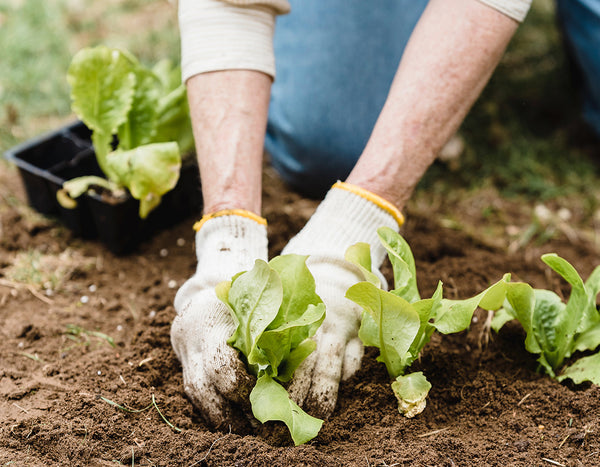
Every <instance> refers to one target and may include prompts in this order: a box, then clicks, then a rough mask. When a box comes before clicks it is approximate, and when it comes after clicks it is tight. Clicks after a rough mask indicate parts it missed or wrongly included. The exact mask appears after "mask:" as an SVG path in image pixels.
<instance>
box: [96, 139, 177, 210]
mask: <svg viewBox="0 0 600 467" xmlns="http://www.w3.org/2000/svg"><path fill="white" fill-rule="evenodd" d="M106 161H107V164H108V165H109V167H110V170H111V171H112V172H114V173H115V174H117V176H118V177H119V182H120V183H121V184H122V185H124V186H126V187H127V188H128V189H129V192H130V193H131V195H132V196H133V197H134V198H136V199H139V200H140V217H142V218H145V217H146V216H147V215H148V212H149V210H150V209H151V208H153V207H155V206H156V205H158V203H159V202H160V199H161V197H162V195H163V194H165V193H166V192H168V191H169V190H171V189H172V188H173V187H174V186H175V185H176V184H177V180H178V179H179V169H180V168H181V156H180V155H179V148H178V147H177V143H154V144H147V145H144V146H139V147H137V148H135V149H132V150H130V151H122V150H120V149H117V150H116V151H114V152H112V153H110V154H109V155H108V156H107V158H106Z"/></svg>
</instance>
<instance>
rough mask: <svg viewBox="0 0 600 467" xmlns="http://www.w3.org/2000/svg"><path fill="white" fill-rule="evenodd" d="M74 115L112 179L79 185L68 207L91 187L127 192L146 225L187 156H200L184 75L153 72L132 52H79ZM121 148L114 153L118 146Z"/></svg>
mask: <svg viewBox="0 0 600 467" xmlns="http://www.w3.org/2000/svg"><path fill="white" fill-rule="evenodd" d="M67 81H68V82H69V84H70V86H71V99H72V105H71V107H72V109H73V111H74V112H75V113H76V114H77V116H78V117H79V119H80V120H82V121H83V122H84V123H85V124H86V126H87V127H88V128H89V129H90V130H92V143H93V145H94V150H95V153H96V159H97V161H98V165H99V166H100V168H101V169H102V171H103V172H104V174H105V175H106V177H107V178H108V182H99V181H98V177H78V178H77V179H73V180H69V181H67V182H65V184H64V185H63V189H62V192H61V193H60V194H59V195H58V196H59V198H58V199H59V202H61V204H63V205H64V206H65V207H67V208H69V207H74V205H75V204H76V203H74V202H73V201H70V202H69V200H68V199H67V197H66V195H68V196H69V197H70V198H71V199H72V200H73V199H75V198H77V197H78V196H80V195H81V194H83V193H85V192H86V191H87V190H88V188H89V187H91V186H100V187H102V188H105V189H109V190H111V191H114V189H115V188H114V187H115V186H116V187H117V190H118V188H122V187H126V188H127V189H128V190H129V192H130V193H131V195H132V196H133V197H134V198H136V199H138V200H139V201H140V209H139V215H140V217H142V218H145V217H146V216H147V215H148V213H150V211H151V210H152V209H154V208H155V207H156V206H157V205H158V204H159V203H160V200H161V197H162V196H163V195H164V194H165V193H167V192H168V191H170V190H171V189H172V188H173V187H174V186H175V185H176V183H177V180H178V179H179V170H180V168H181V153H184V154H185V153H188V152H190V151H191V149H192V148H193V136H192V130H191V123H190V118H189V109H188V105H187V98H186V89H185V86H184V85H183V84H182V83H181V79H180V77H179V69H178V67H171V66H170V65H169V64H168V62H166V61H163V62H159V63H158V64H157V65H156V66H155V67H154V68H153V69H148V68H146V67H144V66H142V65H141V64H140V62H138V60H137V59H136V58H135V57H134V56H133V55H131V54H130V53H128V52H126V51H122V50H119V49H111V48H108V47H104V46H98V47H94V48H85V49H82V50H80V51H79V52H78V53H77V54H76V55H75V56H74V57H73V60H72V62H71V65H70V67H69V70H68V74H67ZM115 140H116V141H117V147H116V149H115V150H113V143H114V141H115Z"/></svg>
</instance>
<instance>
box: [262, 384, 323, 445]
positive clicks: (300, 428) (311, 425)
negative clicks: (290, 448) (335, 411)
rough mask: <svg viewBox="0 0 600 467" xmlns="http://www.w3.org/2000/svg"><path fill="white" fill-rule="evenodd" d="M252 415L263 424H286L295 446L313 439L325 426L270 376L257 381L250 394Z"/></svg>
mask: <svg viewBox="0 0 600 467" xmlns="http://www.w3.org/2000/svg"><path fill="white" fill-rule="evenodd" d="M250 403H251V404H252V413H253V414H254V416H255V417H256V418H257V420H259V421H260V422H261V423H265V422H267V421H275V420H279V421H282V422H284V423H285V424H286V425H287V427H288V429H289V430H290V434H291V435H292V439H293V440H294V444H295V445H296V446H298V445H300V444H304V443H306V442H308V441H310V440H311V439H313V438H314V437H315V436H317V434H319V430H320V429H321V426H322V425H323V420H319V419H318V418H315V417H312V416H310V415H308V414H307V413H306V412H304V411H303V410H302V409H301V408H300V407H299V406H298V404H296V403H295V402H294V401H293V400H292V399H290V396H289V395H288V393H287V391H286V390H285V389H284V388H283V386H281V385H280V384H279V383H277V381H275V380H273V378H271V377H270V376H269V375H263V376H261V377H259V378H258V380H257V381H256V386H254V389H252V392H251V393H250Z"/></svg>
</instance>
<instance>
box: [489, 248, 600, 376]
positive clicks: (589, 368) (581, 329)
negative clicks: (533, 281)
mask: <svg viewBox="0 0 600 467" xmlns="http://www.w3.org/2000/svg"><path fill="white" fill-rule="evenodd" d="M542 261H544V263H546V264H547V265H548V266H550V268H552V269H553V270H554V271H555V272H557V273H558V274H559V275H560V276H561V277H562V278H563V279H565V280H566V281H567V282H568V283H569V284H570V285H571V295H570V297H569V300H568V301H567V303H564V302H563V301H562V300H561V298H560V297H559V296H558V295H557V294H555V293H554V292H552V291H549V290H543V289H533V288H531V287H530V286H529V285H527V284H522V283H514V284H509V286H508V287H507V294H506V302H505V303H504V307H503V308H501V309H499V310H498V311H497V312H496V313H495V315H494V318H493V320H492V329H494V330H495V331H496V332H498V331H499V330H500V329H501V328H502V326H504V324H505V323H506V322H508V321H510V320H513V319H517V320H518V321H519V322H520V323H521V325H522V326H523V329H524V330H525V333H526V336H527V337H526V339H525V348H526V349H527V351H529V352H531V353H534V354H538V355H539V358H538V362H539V363H540V365H541V367H542V368H543V369H544V371H545V372H546V373H547V374H548V375H550V376H551V377H553V378H556V379H557V380H558V381H562V380H564V379H566V378H570V379H572V380H573V382H575V383H576V384H579V383H581V382H583V381H591V382H593V383H594V384H600V352H598V353H596V354H593V355H590V356H586V357H582V358H580V359H578V360H577V361H576V362H575V363H573V364H572V365H570V366H567V367H564V368H563V366H564V364H565V360H566V359H569V358H570V357H571V356H572V355H573V354H574V353H575V352H578V351H579V352H585V351H594V350H596V349H597V348H598V346H599V345H600V312H599V311H598V309H597V305H596V297H597V295H598V293H599V292H600V266H598V267H597V268H596V269H595V270H594V271H593V272H592V274H591V275H590V277H589V278H588V280H587V281H586V282H585V283H584V282H583V280H582V279H581V277H580V276H579V273H578V272H577V271H576V269H575V268H574V267H573V266H572V265H571V264H570V263H569V262H568V261H567V260H565V259H563V258H561V257H560V256H558V255H556V254H554V253H551V254H546V255H543V256H542Z"/></svg>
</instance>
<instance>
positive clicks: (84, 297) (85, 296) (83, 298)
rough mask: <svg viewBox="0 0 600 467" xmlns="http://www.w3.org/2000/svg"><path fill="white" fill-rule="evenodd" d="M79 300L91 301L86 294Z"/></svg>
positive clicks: (82, 301)
mask: <svg viewBox="0 0 600 467" xmlns="http://www.w3.org/2000/svg"><path fill="white" fill-rule="evenodd" d="M79 301H80V302H81V303H87V302H89V301H90V297H88V296H87V295H84V296H83V297H81V298H80V299H79Z"/></svg>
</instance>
